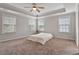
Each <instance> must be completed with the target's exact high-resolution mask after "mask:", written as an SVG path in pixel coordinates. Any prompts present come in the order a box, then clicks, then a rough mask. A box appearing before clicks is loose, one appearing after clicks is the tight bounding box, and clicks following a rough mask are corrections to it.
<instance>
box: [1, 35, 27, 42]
mask: <svg viewBox="0 0 79 59" xmlns="http://www.w3.org/2000/svg"><path fill="white" fill-rule="evenodd" d="M24 37H27V36H21V37H16V38H12V39H6V40H0V42H5V41H9V40H15V39H19V38H24Z"/></svg>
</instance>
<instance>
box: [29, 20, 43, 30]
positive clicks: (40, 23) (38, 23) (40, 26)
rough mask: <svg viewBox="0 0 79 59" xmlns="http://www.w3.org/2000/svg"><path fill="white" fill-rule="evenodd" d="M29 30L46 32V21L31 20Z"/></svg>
mask: <svg viewBox="0 0 79 59" xmlns="http://www.w3.org/2000/svg"><path fill="white" fill-rule="evenodd" d="M29 28H30V29H31V31H36V30H37V28H38V31H44V20H38V21H36V20H29Z"/></svg>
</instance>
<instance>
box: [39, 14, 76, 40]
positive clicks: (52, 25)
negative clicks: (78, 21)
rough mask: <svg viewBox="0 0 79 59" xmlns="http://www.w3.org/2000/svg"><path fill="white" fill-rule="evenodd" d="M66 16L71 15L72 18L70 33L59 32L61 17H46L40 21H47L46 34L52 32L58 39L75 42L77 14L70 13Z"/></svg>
mask: <svg viewBox="0 0 79 59" xmlns="http://www.w3.org/2000/svg"><path fill="white" fill-rule="evenodd" d="M65 15H70V17H71V26H70V32H69V33H60V32H58V17H59V16H48V17H44V18H40V19H43V20H45V32H50V33H52V34H53V35H54V36H55V37H57V38H64V39H73V40H74V39H75V13H70V14H65ZM61 16H63V15H61ZM40 19H39V20H40Z"/></svg>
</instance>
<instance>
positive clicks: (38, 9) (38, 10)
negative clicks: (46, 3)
mask: <svg viewBox="0 0 79 59" xmlns="http://www.w3.org/2000/svg"><path fill="white" fill-rule="evenodd" d="M24 8H31V12H32V11H37V12H40V9H44V7H40V6H37V4H36V3H32V7H24Z"/></svg>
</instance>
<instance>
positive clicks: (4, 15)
mask: <svg viewBox="0 0 79 59" xmlns="http://www.w3.org/2000/svg"><path fill="white" fill-rule="evenodd" d="M4 17H12V18H15V22H16V17H15V16H14V15H9V14H8V15H7V14H2V34H9V33H15V32H16V23H15V24H14V27H15V28H14V31H13V32H4V25H5V24H4V23H3V22H4ZM10 25H12V24H10Z"/></svg>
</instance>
